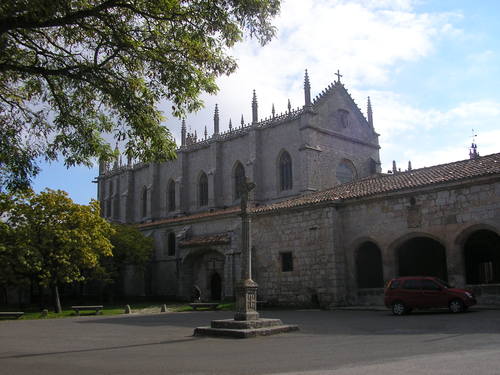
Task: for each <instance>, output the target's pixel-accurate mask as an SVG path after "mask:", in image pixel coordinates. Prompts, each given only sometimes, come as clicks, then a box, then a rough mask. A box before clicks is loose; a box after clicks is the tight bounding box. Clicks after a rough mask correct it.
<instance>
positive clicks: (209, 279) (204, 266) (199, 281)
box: [180, 249, 225, 301]
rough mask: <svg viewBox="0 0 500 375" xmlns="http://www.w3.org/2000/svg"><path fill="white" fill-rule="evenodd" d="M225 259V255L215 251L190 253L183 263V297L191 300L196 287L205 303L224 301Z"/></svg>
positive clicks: (203, 250)
mask: <svg viewBox="0 0 500 375" xmlns="http://www.w3.org/2000/svg"><path fill="white" fill-rule="evenodd" d="M224 259H225V258H224V255H223V254H222V253H220V252H219V251H217V250H214V249H200V250H195V251H190V252H189V253H188V254H187V255H186V256H185V257H184V258H183V260H182V263H181V267H182V272H181V275H182V277H181V281H180V294H181V297H183V298H185V299H191V294H192V291H193V287H194V286H195V285H196V286H198V288H199V289H200V291H201V299H202V300H203V301H209V300H222V299H224V263H225V262H224Z"/></svg>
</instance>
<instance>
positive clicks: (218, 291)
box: [210, 272, 222, 301]
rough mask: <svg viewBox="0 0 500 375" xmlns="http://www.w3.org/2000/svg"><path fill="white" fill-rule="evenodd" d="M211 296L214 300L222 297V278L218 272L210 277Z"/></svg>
mask: <svg viewBox="0 0 500 375" xmlns="http://www.w3.org/2000/svg"><path fill="white" fill-rule="evenodd" d="M210 296H211V299H212V301H220V300H221V297H222V280H221V278H220V276H219V274H218V273H217V272H214V273H213V274H212V277H211V279H210Z"/></svg>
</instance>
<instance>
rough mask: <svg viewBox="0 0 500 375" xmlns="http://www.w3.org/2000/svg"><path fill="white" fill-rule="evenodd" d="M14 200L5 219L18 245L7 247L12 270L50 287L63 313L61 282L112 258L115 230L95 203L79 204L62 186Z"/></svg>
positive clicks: (80, 275) (75, 277) (79, 277)
mask: <svg viewBox="0 0 500 375" xmlns="http://www.w3.org/2000/svg"><path fill="white" fill-rule="evenodd" d="M11 202H12V203H11V204H10V206H8V209H7V210H6V211H5V218H6V224H7V225H8V226H9V227H10V228H11V230H12V231H14V232H15V237H16V245H17V246H15V247H14V246H8V247H7V248H8V249H9V250H10V251H9V252H7V254H9V255H10V256H9V257H7V260H8V261H9V264H10V265H11V267H10V269H11V270H16V273H18V274H24V275H30V276H31V277H32V278H34V279H35V280H36V281H37V283H38V284H39V285H41V286H46V287H50V288H51V289H52V292H53V294H52V295H53V299H54V307H55V311H56V312H61V303H60V299H59V288H58V287H59V285H61V284H66V283H71V282H74V281H82V280H83V279H84V272H85V270H89V269H93V268H96V267H98V265H99V261H100V259H101V258H102V257H105V256H112V251H111V250H112V245H111V242H110V241H109V237H110V236H111V235H112V234H113V232H114V231H113V229H112V227H111V225H110V224H109V223H108V222H107V221H106V220H104V219H103V218H101V217H100V214H99V205H98V203H97V202H96V201H92V202H90V204H89V205H88V206H85V205H79V204H75V203H73V201H72V200H71V199H70V198H69V197H68V194H67V193H65V192H64V191H61V190H57V191H54V190H50V189H47V190H46V191H44V192H41V193H40V194H38V195H36V194H34V193H32V192H28V193H25V194H24V195H23V196H15V197H13V198H12V199H11Z"/></svg>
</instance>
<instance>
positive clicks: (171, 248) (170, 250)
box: [167, 232, 175, 256]
mask: <svg viewBox="0 0 500 375" xmlns="http://www.w3.org/2000/svg"><path fill="white" fill-rule="evenodd" d="M167 255H168V256H173V255H175V233H174V232H170V233H169V234H168V240H167Z"/></svg>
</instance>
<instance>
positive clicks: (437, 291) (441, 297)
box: [421, 279, 448, 307]
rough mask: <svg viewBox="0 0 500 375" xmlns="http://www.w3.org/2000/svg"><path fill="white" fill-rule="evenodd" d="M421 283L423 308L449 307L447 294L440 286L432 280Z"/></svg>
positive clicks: (424, 280)
mask: <svg viewBox="0 0 500 375" xmlns="http://www.w3.org/2000/svg"><path fill="white" fill-rule="evenodd" d="M421 283H422V306H423V307H445V306H446V305H447V302H448V301H447V298H446V293H445V292H444V291H443V288H442V287H441V286H440V285H438V284H437V283H436V282H435V281H434V280H431V279H423V280H422V281H421Z"/></svg>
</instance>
